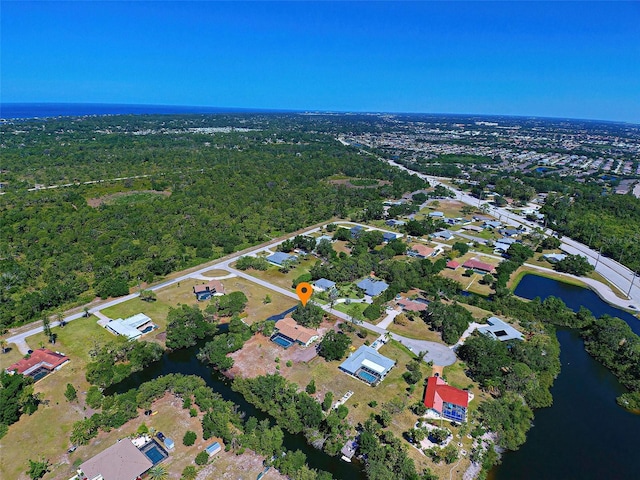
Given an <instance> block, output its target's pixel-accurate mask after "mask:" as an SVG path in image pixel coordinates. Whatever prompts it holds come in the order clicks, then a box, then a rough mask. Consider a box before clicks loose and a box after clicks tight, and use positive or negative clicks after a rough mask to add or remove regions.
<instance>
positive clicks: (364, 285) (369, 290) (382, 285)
mask: <svg viewBox="0 0 640 480" xmlns="http://www.w3.org/2000/svg"><path fill="white" fill-rule="evenodd" d="M356 286H357V287H358V288H361V289H362V290H364V293H366V294H367V295H369V296H371V297H375V296H376V295H380V294H381V293H382V292H384V291H385V290H386V289H387V288H389V285H387V283H386V282H384V281H382V280H375V279H373V278H365V279H364V280H360V281H359V282H358V283H357V284H356Z"/></svg>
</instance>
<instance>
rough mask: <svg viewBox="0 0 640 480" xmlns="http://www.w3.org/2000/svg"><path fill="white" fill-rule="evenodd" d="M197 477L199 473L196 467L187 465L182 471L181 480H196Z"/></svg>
mask: <svg viewBox="0 0 640 480" xmlns="http://www.w3.org/2000/svg"><path fill="white" fill-rule="evenodd" d="M197 476H198V471H197V470H196V467H194V466H193V465H187V466H186V467H184V469H183V470H182V476H181V477H180V480H196V477H197Z"/></svg>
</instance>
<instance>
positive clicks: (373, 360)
mask: <svg viewBox="0 0 640 480" xmlns="http://www.w3.org/2000/svg"><path fill="white" fill-rule="evenodd" d="M395 364H396V362H395V361H394V360H391V359H390V358H387V357H385V356H384V355H381V354H380V353H378V352H377V351H376V350H375V349H373V348H371V347H369V346H367V345H362V346H361V347H360V348H358V349H357V350H356V351H355V352H353V353H352V354H351V355H349V357H348V358H347V359H346V360H345V361H344V362H342V364H341V365H340V367H338V368H340V370H342V371H343V372H345V373H347V374H349V375H351V376H353V377H355V378H358V379H360V380H363V381H365V382H367V383H368V384H369V385H372V386H375V385H377V384H378V383H380V382H381V381H382V380H383V379H384V377H385V376H386V375H387V373H389V371H390V370H391V369H392V368H393V367H394V366H395Z"/></svg>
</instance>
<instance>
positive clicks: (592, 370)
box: [489, 275, 640, 480]
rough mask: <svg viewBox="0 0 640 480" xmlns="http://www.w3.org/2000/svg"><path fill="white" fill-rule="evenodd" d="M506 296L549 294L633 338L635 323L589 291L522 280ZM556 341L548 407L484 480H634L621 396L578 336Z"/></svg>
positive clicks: (632, 427) (635, 425)
mask: <svg viewBox="0 0 640 480" xmlns="http://www.w3.org/2000/svg"><path fill="white" fill-rule="evenodd" d="M514 293H515V294H516V295H518V296H520V297H523V298H528V299H533V298H535V297H540V298H541V299H545V298H547V297H549V296H555V297H558V298H560V299H562V300H563V301H564V302H565V303H566V304H567V306H568V307H569V308H571V309H573V310H576V311H577V310H578V309H579V308H580V306H584V307H586V308H588V309H589V310H591V311H592V313H593V314H594V315H595V316H596V317H599V316H602V315H611V316H615V317H619V318H621V319H622V320H624V321H625V322H627V323H628V324H629V326H630V327H631V328H632V329H633V331H634V332H635V333H638V331H639V330H640V322H639V321H638V319H637V318H636V317H634V316H633V315H630V314H629V313H627V312H624V311H622V310H619V309H616V308H614V307H612V306H611V305H609V304H608V303H605V302H604V301H602V300H601V299H600V297H598V296H597V295H596V294H595V293H594V292H592V291H591V290H589V289H585V288H581V287H577V286H575V285H568V284H564V283H562V282H558V281H557V280H553V279H549V278H543V277H539V276H536V275H526V276H525V277H524V278H523V279H522V281H521V282H520V284H519V285H518V287H517V288H516V291H515V292H514ZM557 336H558V340H559V342H560V347H561V351H560V361H561V364H562V370H561V373H560V375H559V376H558V378H557V379H556V381H555V383H554V386H553V387H552V389H551V393H552V395H553V400H554V403H553V406H551V407H549V408H544V409H539V410H536V412H535V419H534V424H535V425H534V426H533V427H532V428H531V430H530V431H529V433H528V435H527V441H526V443H525V444H524V445H522V447H521V448H520V449H519V450H518V451H516V452H506V453H505V454H504V455H503V458H502V463H501V464H500V465H498V466H496V467H494V469H493V470H492V471H491V472H490V475H489V478H491V479H493V480H507V479H509V480H510V479H514V478H517V479H519V480H520V479H523V480H529V479H531V480H533V479H540V478H544V479H550V480H555V479H557V480H564V479H572V478H581V479H602V478H607V479H632V478H637V476H638V472H639V471H640V456H638V455H637V452H636V451H637V448H636V446H635V445H636V442H637V434H638V432H640V415H635V414H633V413H631V412H629V411H626V410H624V409H622V408H620V407H619V406H618V405H617V404H616V401H615V399H616V397H617V396H618V395H620V394H622V393H624V392H625V391H627V390H626V389H625V388H624V386H623V385H621V384H620V382H618V380H617V379H616V377H615V375H613V374H612V373H611V372H610V371H609V370H608V369H607V368H605V367H604V366H602V365H601V364H600V363H598V362H597V361H596V360H595V359H593V358H592V357H591V356H590V355H589V354H588V353H587V352H586V350H585V349H584V342H583V341H582V338H581V337H580V333H579V331H578V330H574V329H567V328H558V329H557Z"/></svg>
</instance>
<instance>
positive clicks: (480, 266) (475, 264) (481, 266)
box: [462, 258, 496, 273]
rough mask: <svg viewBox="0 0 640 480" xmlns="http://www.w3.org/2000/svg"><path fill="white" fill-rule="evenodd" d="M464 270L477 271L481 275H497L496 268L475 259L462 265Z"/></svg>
mask: <svg viewBox="0 0 640 480" xmlns="http://www.w3.org/2000/svg"><path fill="white" fill-rule="evenodd" d="M462 266H463V267H464V268H468V269H471V270H475V271H476V272H479V273H496V267H494V266H493V265H490V264H488V263H484V262H481V261H479V260H476V259H475V258H470V259H469V260H467V261H466V262H464V263H463V264H462Z"/></svg>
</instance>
